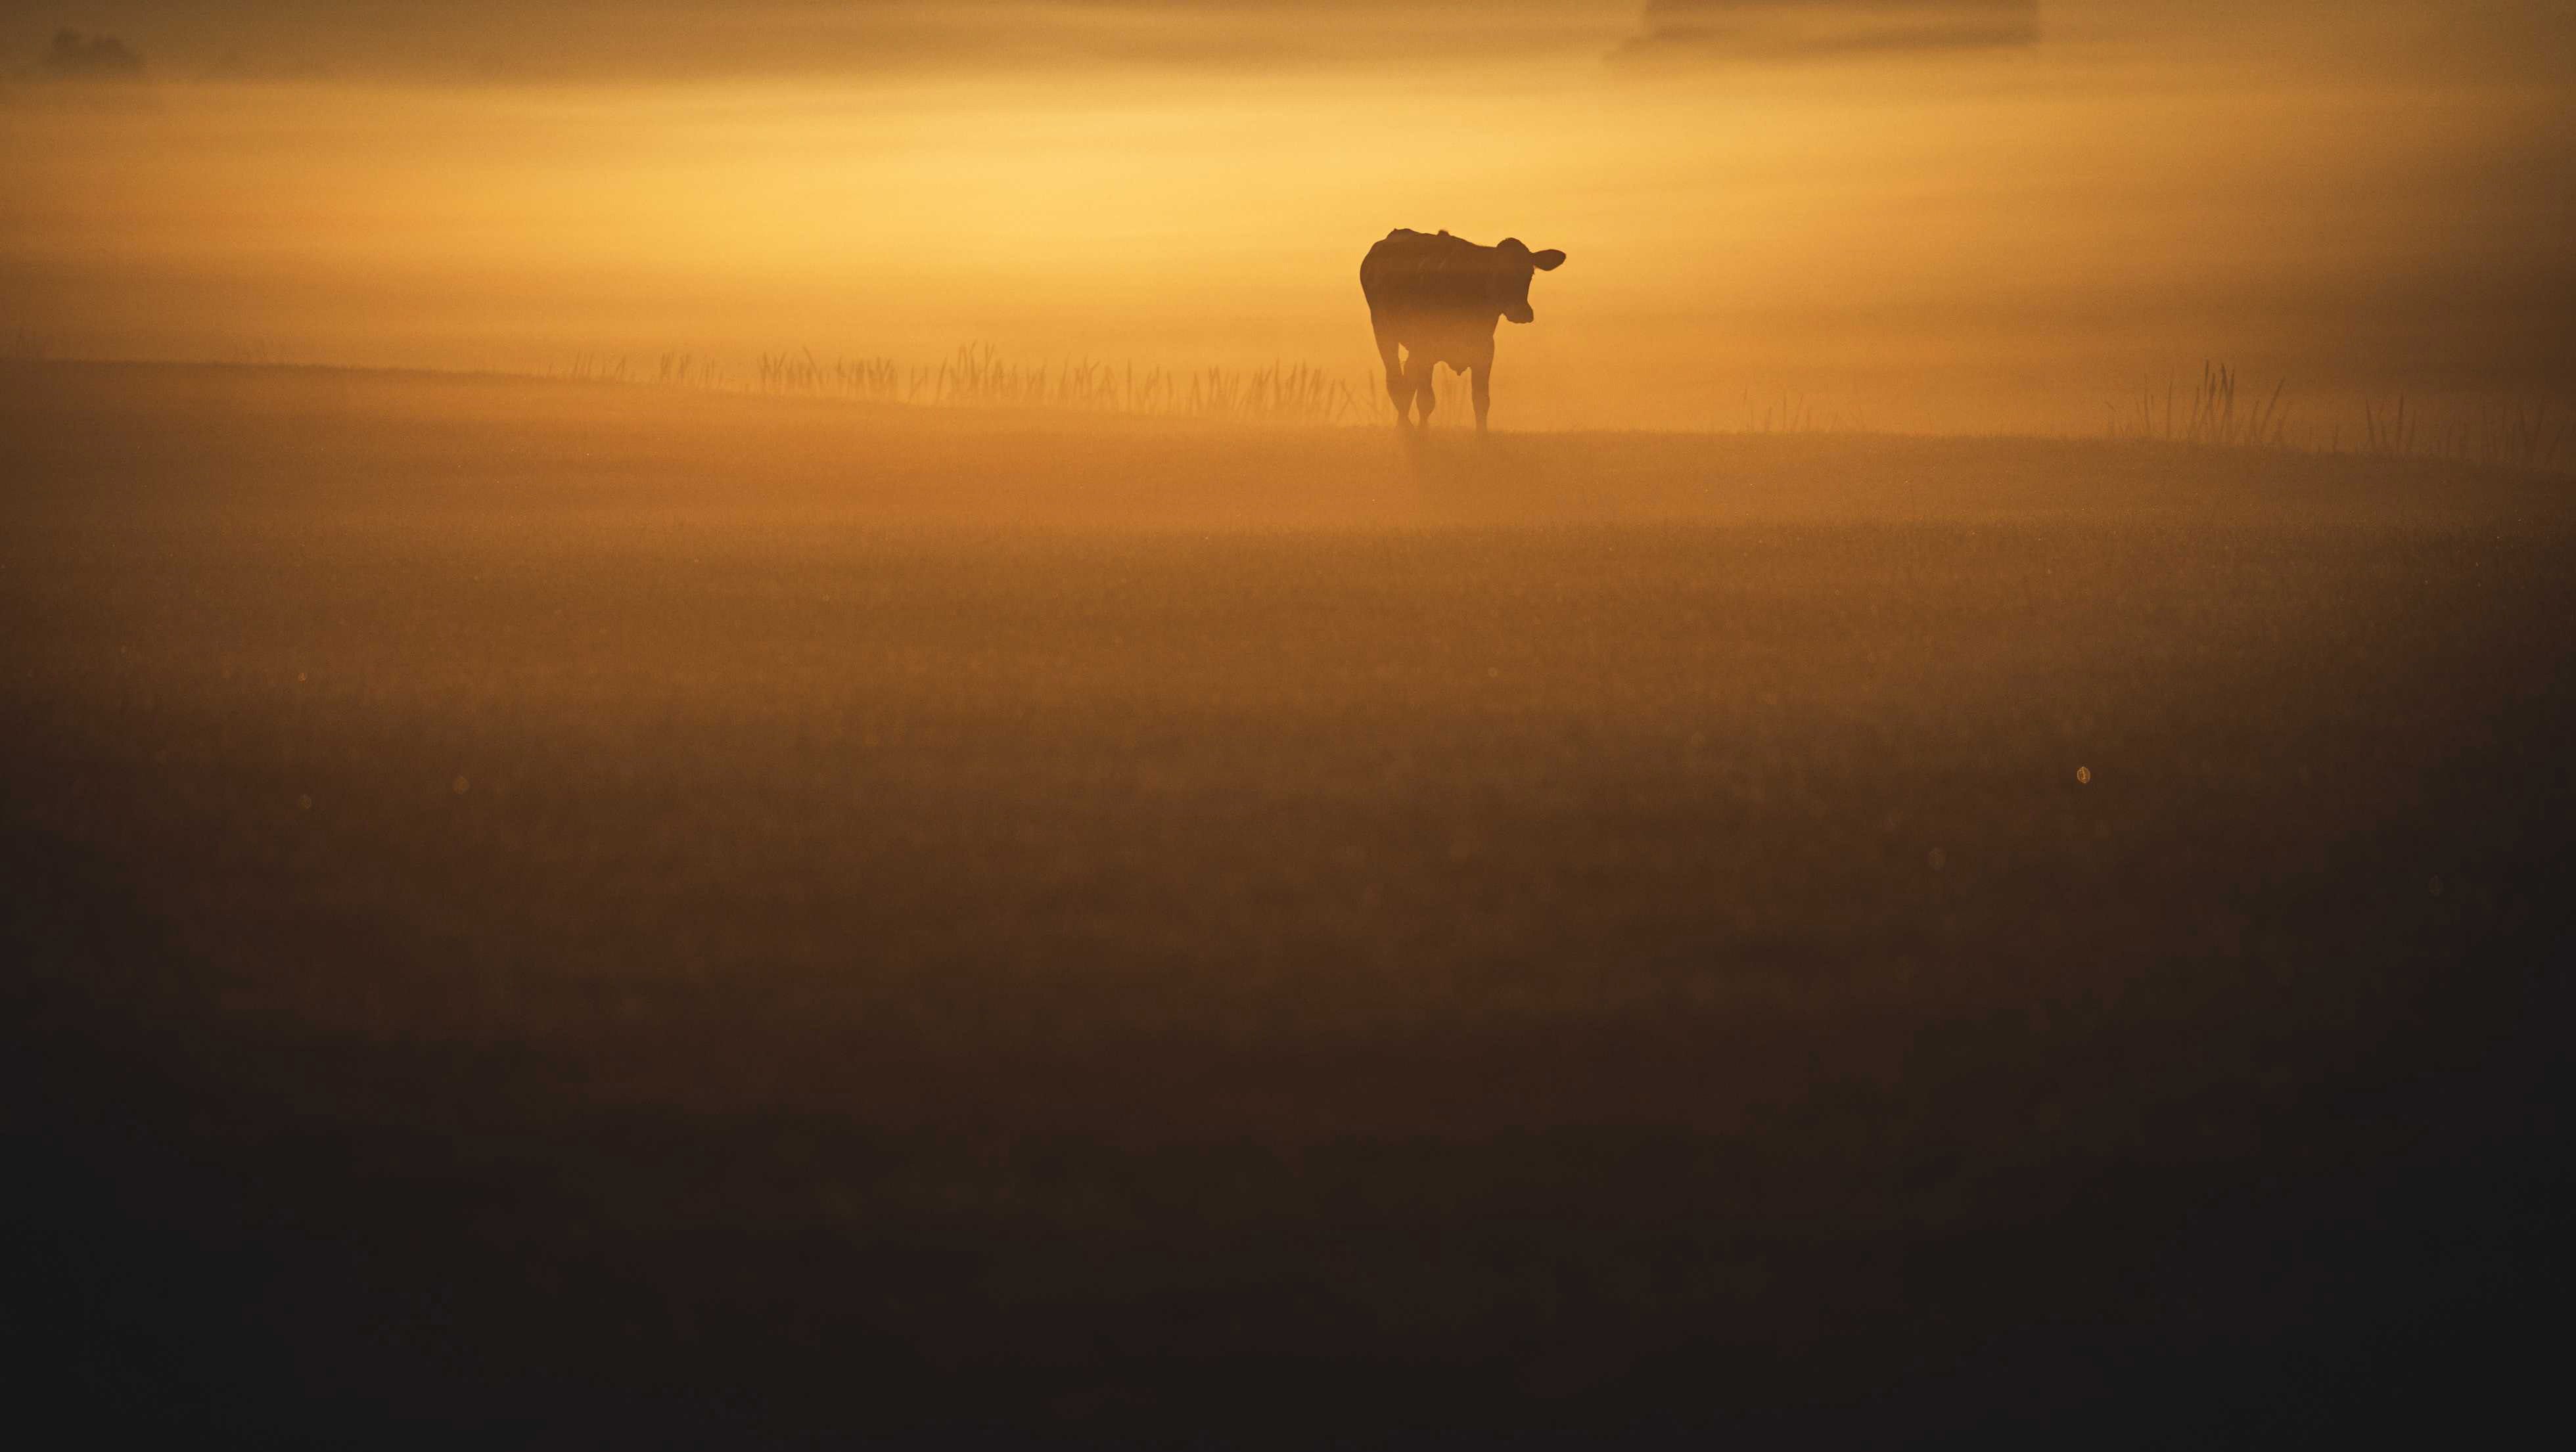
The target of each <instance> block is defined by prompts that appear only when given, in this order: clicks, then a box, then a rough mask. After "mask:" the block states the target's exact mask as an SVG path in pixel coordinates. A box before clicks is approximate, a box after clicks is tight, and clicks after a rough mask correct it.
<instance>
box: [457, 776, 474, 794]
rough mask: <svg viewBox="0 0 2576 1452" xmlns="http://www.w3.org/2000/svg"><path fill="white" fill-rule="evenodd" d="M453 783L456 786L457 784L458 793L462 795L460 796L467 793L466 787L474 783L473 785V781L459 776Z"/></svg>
mask: <svg viewBox="0 0 2576 1452" xmlns="http://www.w3.org/2000/svg"><path fill="white" fill-rule="evenodd" d="M453 785H454V786H455V788H456V794H457V795H458V796H460V797H461V796H463V795H465V789H466V788H467V787H470V786H472V785H473V783H472V782H469V781H467V780H466V779H465V778H464V777H462V776H459V777H458V778H457V779H456V780H455V782H454V783H453Z"/></svg>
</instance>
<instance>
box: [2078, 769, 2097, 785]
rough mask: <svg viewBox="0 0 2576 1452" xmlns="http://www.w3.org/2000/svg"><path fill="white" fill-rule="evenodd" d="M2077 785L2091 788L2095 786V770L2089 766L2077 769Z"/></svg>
mask: <svg viewBox="0 0 2576 1452" xmlns="http://www.w3.org/2000/svg"><path fill="white" fill-rule="evenodd" d="M2075 784H2076V785H2077V786H2091V785H2092V784H2093V768H2091V767H2089V766H2079V767H2077V768H2075Z"/></svg>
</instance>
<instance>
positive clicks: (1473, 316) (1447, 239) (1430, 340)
mask: <svg viewBox="0 0 2576 1452" xmlns="http://www.w3.org/2000/svg"><path fill="white" fill-rule="evenodd" d="M1564 261H1565V254H1564V253H1562V252H1559V251H1557V250H1556V249H1554V248H1552V247H1551V248H1549V249H1548V250H1547V251H1545V252H1532V251H1531V250H1529V248H1528V247H1527V246H1525V245H1523V244H1522V242H1521V239H1519V238H1518V237H1506V238H1504V239H1503V240H1502V241H1500V242H1497V243H1495V244H1494V245H1493V246H1491V247H1479V246H1477V245H1476V244H1475V243H1473V242H1470V241H1468V240H1467V239H1466V238H1464V237H1452V236H1450V235H1449V234H1448V233H1446V232H1441V233H1438V234H1436V235H1435V234H1429V233H1423V232H1416V231H1412V230H1410V229H1409V228H1404V227H1398V228H1396V229H1395V230H1394V231H1392V232H1389V233H1387V234H1386V236H1385V238H1384V239H1383V240H1381V241H1379V242H1378V244H1377V245H1376V246H1374V247H1371V248H1370V249H1369V250H1368V256H1366V257H1364V258H1362V259H1360V291H1361V292H1362V293H1364V294H1366V295H1367V297H1368V305H1369V328H1370V330H1371V331H1373V332H1375V333H1376V334H1377V355H1378V357H1379V358H1380V359H1381V360H1383V361H1384V362H1385V364H1386V397H1387V401H1388V402H1389V403H1392V404H1394V405H1395V423H1396V427H1398V428H1409V427H1412V426H1413V419H1412V417H1411V410H1412V409H1413V408H1415V407H1419V408H1420V409H1421V411H1422V423H1423V425H1424V426H1425V427H1428V426H1429V424H1430V423H1431V411H1432V410H1433V409H1435V408H1437V407H1439V400H1438V399H1437V398H1435V397H1434V396H1433V394H1432V391H1431V370H1432V368H1433V367H1435V366H1437V365H1439V364H1442V363H1446V364H1448V365H1449V367H1450V369H1451V371H1453V372H1458V373H1466V374H1470V375H1472V378H1473V382H1474V393H1475V399H1476V432H1477V433H1479V434H1481V433H1483V432H1484V431H1485V411H1486V409H1487V408H1489V407H1490V406H1491V405H1492V403H1493V380H1494V324H1495V322H1496V321H1497V320H1499V319H1502V318H1509V319H1511V320H1512V321H1513V322H1516V323H1526V322H1528V321H1529V320H1530V319H1531V318H1533V317H1535V316H1536V314H1534V313H1532V312H1531V311H1530V304H1529V285H1530V274H1531V273H1533V272H1552V271H1554V270H1555V269H1556V268H1557V267H1558V266H1559V265H1561V264H1563V263H1564ZM1399 347H1401V348H1402V349H1403V350H1404V357H1403V359H1402V361H1401V362H1400V363H1399V362H1398V360H1397V358H1396V350H1397V349H1398V348H1399Z"/></svg>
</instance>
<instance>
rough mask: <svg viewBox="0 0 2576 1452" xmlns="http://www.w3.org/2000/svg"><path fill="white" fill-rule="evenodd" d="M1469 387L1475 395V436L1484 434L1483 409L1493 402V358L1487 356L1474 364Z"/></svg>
mask: <svg viewBox="0 0 2576 1452" xmlns="http://www.w3.org/2000/svg"><path fill="white" fill-rule="evenodd" d="M1471 387H1472V390H1473V392H1474V393H1475V396H1476V437H1478V438H1480V439H1481V438H1483V437H1484V436H1485V410H1487V409H1488V408H1491V407H1493V403H1494V360H1493V359H1491V358H1487V359H1485V360H1484V361H1482V362H1480V363H1478V364H1477V365H1476V366H1475V371H1474V377H1473V379H1472V380H1471Z"/></svg>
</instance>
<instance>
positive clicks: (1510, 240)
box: [1494, 237, 1529, 252]
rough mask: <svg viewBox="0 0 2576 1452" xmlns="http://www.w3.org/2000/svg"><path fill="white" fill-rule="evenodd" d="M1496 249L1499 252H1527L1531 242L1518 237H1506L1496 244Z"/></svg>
mask: <svg viewBox="0 0 2576 1452" xmlns="http://www.w3.org/2000/svg"><path fill="white" fill-rule="evenodd" d="M1494 250H1495V251H1497V252H1527V251H1529V244H1528V243H1526V242H1524V241H1522V240H1521V239H1519V238H1518V237H1506V238H1504V239H1503V240H1502V241H1500V242H1497V243H1495V244H1494Z"/></svg>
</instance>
